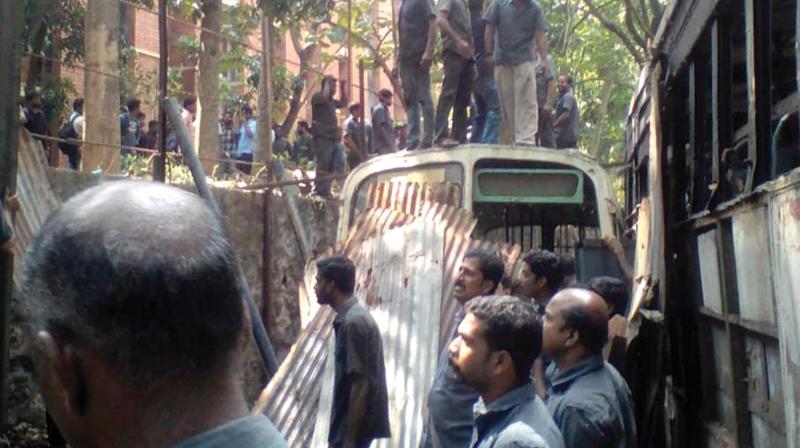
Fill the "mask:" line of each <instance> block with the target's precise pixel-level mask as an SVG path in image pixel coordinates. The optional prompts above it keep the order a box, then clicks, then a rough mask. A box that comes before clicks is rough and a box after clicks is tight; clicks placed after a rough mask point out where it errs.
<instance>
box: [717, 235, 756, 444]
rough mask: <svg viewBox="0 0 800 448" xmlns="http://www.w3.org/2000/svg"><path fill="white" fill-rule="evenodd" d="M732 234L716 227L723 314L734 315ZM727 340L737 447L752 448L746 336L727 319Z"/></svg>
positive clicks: (735, 284)
mask: <svg viewBox="0 0 800 448" xmlns="http://www.w3.org/2000/svg"><path fill="white" fill-rule="evenodd" d="M733 238H734V236H733V231H732V229H731V226H730V224H727V223H719V224H717V247H718V248H719V251H720V262H721V263H720V268H721V269H722V294H723V299H724V300H723V302H722V304H723V313H724V314H725V315H728V314H734V313H737V314H738V311H739V307H738V304H737V300H736V297H737V296H738V291H737V283H736V274H737V272H736V260H735V257H734V253H733V247H734V241H733ZM725 333H726V336H727V337H726V341H727V343H728V346H727V352H728V356H727V359H724V360H721V362H724V363H726V364H727V367H728V368H729V369H730V371H731V377H732V378H733V382H732V387H733V390H732V397H733V400H734V403H733V405H734V409H733V411H734V414H735V415H734V418H735V427H734V428H729V429H731V430H733V431H734V434H735V437H736V445H737V446H750V445H749V444H750V441H751V440H752V429H751V427H750V417H749V415H748V412H747V383H746V382H745V381H742V380H743V379H744V378H747V362H746V356H745V345H744V335H743V332H742V331H741V329H739V328H738V327H737V326H735V325H733V324H731V323H730V322H729V321H728V319H726V320H725Z"/></svg>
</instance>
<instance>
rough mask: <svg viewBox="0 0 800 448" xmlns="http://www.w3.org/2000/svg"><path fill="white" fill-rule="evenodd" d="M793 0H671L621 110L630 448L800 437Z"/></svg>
mask: <svg viewBox="0 0 800 448" xmlns="http://www.w3.org/2000/svg"><path fill="white" fill-rule="evenodd" d="M799 12H800V11H798V7H797V1H796V0H676V1H673V2H672V3H671V4H670V5H669V6H668V9H667V10H666V12H665V14H664V18H663V19H662V23H661V25H660V27H659V30H658V33H657V35H656V36H655V39H654V42H653V49H652V62H651V63H650V64H649V66H648V67H646V68H645V70H644V71H643V72H642V75H641V77H640V82H639V86H638V88H637V92H636V94H635V96H634V98H633V99H632V102H631V107H630V111H629V116H628V119H627V134H626V147H627V161H628V167H627V171H626V192H627V195H626V216H627V219H626V228H627V229H628V233H629V234H630V235H632V236H633V237H634V238H635V239H636V263H635V264H636V268H635V278H634V290H635V294H636V295H637V300H638V301H636V300H635V302H636V303H637V304H638V308H636V307H635V308H636V309H634V310H633V312H632V314H631V315H630V316H629V319H630V321H631V324H632V326H631V328H633V329H635V330H634V332H633V333H635V334H632V335H631V336H632V337H631V339H630V342H629V343H630V346H629V358H632V360H633V361H632V366H631V368H632V371H631V372H629V373H630V374H631V376H632V378H634V380H633V382H632V386H633V387H634V391H635V397H636V406H637V414H638V416H639V419H638V422H639V430H640V436H641V443H640V445H641V446H686V447H689V446H691V447H695V446H698V447H699V446H712V447H756V448H762V447H789V448H800V169H798V167H800V145H799V144H798V143H799V142H798V128H800V126H799V123H798V105H799V103H798V91H797V84H798V73H800V67H798V51H800V47H798V42H797V33H798V24H799V23H800V22H799V21H798V13H799Z"/></svg>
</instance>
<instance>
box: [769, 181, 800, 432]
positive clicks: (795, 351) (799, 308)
mask: <svg viewBox="0 0 800 448" xmlns="http://www.w3.org/2000/svg"><path fill="white" fill-rule="evenodd" d="M799 210H800V187H797V186H795V187H794V188H792V189H789V190H786V191H785V192H783V193H781V194H779V195H776V196H775V197H774V200H773V201H772V202H771V203H770V205H769V227H770V229H769V231H770V257H771V263H770V265H771V271H772V280H773V282H774V283H773V284H774V287H775V296H776V305H777V315H778V330H779V333H780V334H779V336H780V338H779V339H780V348H781V350H780V352H781V353H780V357H781V370H782V372H781V373H782V374H781V376H782V377H783V393H784V395H785V399H784V405H785V408H784V409H785V421H786V441H787V447H788V448H800V276H798V275H797V273H798V272H800V251H798V248H800V212H799Z"/></svg>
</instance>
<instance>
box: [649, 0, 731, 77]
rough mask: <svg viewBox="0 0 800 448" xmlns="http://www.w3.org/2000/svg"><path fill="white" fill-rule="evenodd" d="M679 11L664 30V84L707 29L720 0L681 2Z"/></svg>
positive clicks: (677, 70) (683, 62)
mask: <svg viewBox="0 0 800 448" xmlns="http://www.w3.org/2000/svg"><path fill="white" fill-rule="evenodd" d="M682 3H683V6H681V7H680V8H681V11H680V12H678V13H676V14H675V17H674V18H673V20H672V23H671V24H670V25H671V28H670V29H669V30H668V31H667V32H666V35H665V40H664V46H663V47H662V48H660V49H659V50H660V52H661V53H663V54H665V55H666V56H667V67H665V69H666V73H667V75H668V79H667V80H666V82H665V85H670V84H671V82H672V80H673V79H674V76H675V75H676V74H677V73H678V72H680V71H681V69H682V68H683V67H684V66H685V65H686V63H687V61H688V59H689V56H690V55H691V53H692V51H693V50H694V47H695V44H696V43H697V41H698V40H699V39H700V36H702V34H703V32H704V31H705V30H706V29H707V26H708V22H709V20H710V19H711V17H712V16H713V14H714V12H715V11H716V9H717V6H718V5H719V4H720V3H722V0H694V1H691V2H689V1H687V2H682Z"/></svg>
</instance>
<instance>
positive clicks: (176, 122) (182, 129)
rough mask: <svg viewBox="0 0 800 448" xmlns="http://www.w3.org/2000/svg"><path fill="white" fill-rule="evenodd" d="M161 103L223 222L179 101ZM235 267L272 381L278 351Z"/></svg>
mask: <svg viewBox="0 0 800 448" xmlns="http://www.w3.org/2000/svg"><path fill="white" fill-rule="evenodd" d="M162 102H163V103H164V108H165V109H166V112H167V117H168V118H169V122H170V123H172V128H173V129H174V131H175V135H176V136H177V137H178V144H179V145H180V147H181V151H182V152H183V161H184V162H185V163H186V164H187V165H188V166H189V170H190V171H191V172H192V177H194V184H195V187H197V192H198V193H199V194H200V196H201V197H203V198H204V199H205V200H206V201H208V204H209V206H211V208H212V209H213V210H214V213H215V214H216V215H217V216H219V217H220V219H221V215H220V211H219V207H218V206H217V201H216V200H215V199H214V195H213V194H212V193H211V189H210V188H209V187H208V183H207V182H206V174H205V173H204V172H203V165H201V164H200V159H198V158H197V153H196V152H195V150H194V145H193V144H192V142H191V140H190V139H189V131H188V130H187V129H186V126H185V125H184V124H183V120H181V107H180V106H178V102H177V101H176V100H175V98H169V99H167V98H164V99H163V100H162ZM236 268H237V271H238V276H239V282H240V283H241V285H242V289H243V292H244V298H245V302H247V310H248V312H249V313H250V323H251V325H252V327H253V338H254V339H255V341H256V345H257V346H258V351H259V352H260V353H261V359H262V361H263V362H264V367H265V368H266V370H267V375H268V377H269V378H272V376H273V375H275V372H277V371H278V361H277V358H276V357H275V350H273V348H272V344H271V343H270V341H269V336H268V335H267V329H266V328H265V327H264V322H263V321H262V320H261V313H259V311H258V308H257V307H256V304H255V301H254V300H253V295H252V293H251V292H250V285H249V284H248V283H247V279H246V278H245V276H244V271H243V270H242V265H241V264H240V263H239V261H238V259H237V261H236ZM265 281H266V279H265Z"/></svg>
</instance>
